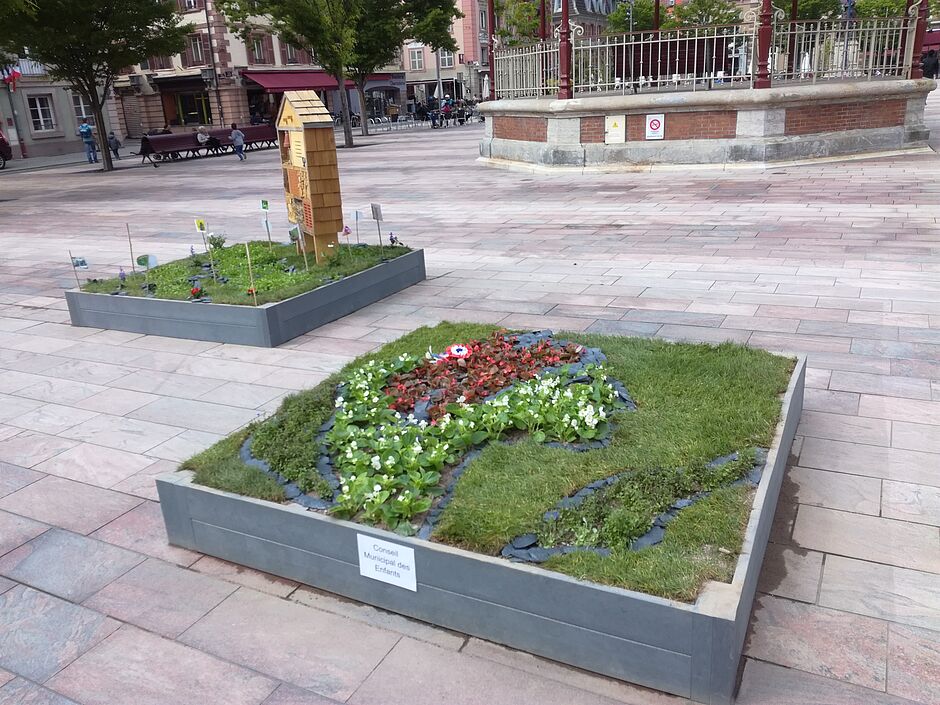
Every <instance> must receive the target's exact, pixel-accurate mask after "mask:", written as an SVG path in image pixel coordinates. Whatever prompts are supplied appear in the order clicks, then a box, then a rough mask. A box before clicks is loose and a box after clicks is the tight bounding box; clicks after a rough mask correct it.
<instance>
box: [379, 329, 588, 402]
mask: <svg viewBox="0 0 940 705" xmlns="http://www.w3.org/2000/svg"><path fill="white" fill-rule="evenodd" d="M503 336H504V334H503V333H500V332H496V333H494V334H493V335H492V337H490V338H489V339H487V340H483V341H479V340H471V341H470V342H469V343H467V344H466V345H463V346H451V347H450V348H448V353H450V351H451V350H453V349H454V348H458V347H459V348H460V350H459V351H458V352H459V354H458V355H451V354H446V355H445V356H444V357H442V358H438V359H435V360H425V361H424V362H422V363H421V364H420V365H418V366H417V367H415V368H414V369H413V370H410V371H408V372H402V373H399V374H397V375H394V376H393V377H392V378H391V379H389V384H388V386H387V387H386V389H385V393H386V394H388V395H389V396H392V397H394V398H395V399H394V400H393V401H392V403H391V404H390V406H391V408H392V409H394V410H395V411H398V412H400V413H403V414H407V413H409V412H411V411H412V410H413V409H414V407H415V404H416V403H417V402H418V401H431V402H432V404H431V406H430V408H429V413H430V415H431V418H432V419H437V418H439V417H440V416H442V415H443V414H444V413H445V411H444V410H445V408H446V406H447V405H448V404H451V403H453V402H455V401H457V399H458V398H460V397H464V399H465V401H466V402H467V403H469V404H472V403H474V402H479V401H480V400H482V399H484V398H485V397H488V396H489V395H491V394H495V393H496V392H498V391H500V390H502V389H505V388H506V387H509V386H510V385H512V384H514V383H515V382H517V381H523V380H527V379H532V378H533V377H535V376H536V375H538V374H539V372H541V371H542V370H543V369H545V368H546V367H554V366H556V365H567V364H570V363H574V362H578V360H579V359H580V357H581V352H580V346H578V345H575V344H573V343H571V344H568V345H567V346H565V347H564V348H558V347H554V346H552V345H551V344H550V343H549V342H547V341H540V342H539V343H537V344H536V345H532V346H530V347H526V348H518V349H517V348H514V347H513V345H514V344H515V343H516V338H514V337H510V338H509V339H508V340H507V339H506V338H504V337H503ZM463 348H466V353H464V350H463Z"/></svg>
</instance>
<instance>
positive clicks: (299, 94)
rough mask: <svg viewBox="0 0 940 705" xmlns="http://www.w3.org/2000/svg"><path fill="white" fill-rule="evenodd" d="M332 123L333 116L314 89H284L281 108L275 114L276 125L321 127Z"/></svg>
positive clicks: (285, 126) (282, 126)
mask: <svg viewBox="0 0 940 705" xmlns="http://www.w3.org/2000/svg"><path fill="white" fill-rule="evenodd" d="M326 123H329V124H330V125H332V124H333V116H332V115H330V112H329V111H328V110H327V109H326V106H325V105H323V101H321V100H320V97H319V96H318V95H317V92H316V91H285V92H284V100H283V101H282V102H281V110H280V113H279V114H278V116H277V126H278V127H280V128H290V127H295V128H296V127H300V126H303V127H321V126H322V125H324V124H326Z"/></svg>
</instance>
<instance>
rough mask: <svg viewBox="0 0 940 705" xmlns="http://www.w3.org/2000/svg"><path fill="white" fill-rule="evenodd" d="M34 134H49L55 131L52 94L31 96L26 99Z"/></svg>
mask: <svg viewBox="0 0 940 705" xmlns="http://www.w3.org/2000/svg"><path fill="white" fill-rule="evenodd" d="M26 102H27V104H28V105H29V118H30V120H32V122H33V132H49V131H51V130H54V129H55V111H54V110H53V109H52V94H51V93H44V94H42V95H31V96H29V98H27V99H26Z"/></svg>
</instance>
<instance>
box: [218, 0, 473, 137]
mask: <svg viewBox="0 0 940 705" xmlns="http://www.w3.org/2000/svg"><path fill="white" fill-rule="evenodd" d="M219 4H220V7H221V9H222V11H223V12H224V13H225V14H226V16H227V17H228V20H229V24H230V25H231V26H232V27H233V28H234V29H235V30H236V31H237V32H238V33H239V34H240V35H242V36H243V37H247V36H249V35H250V34H251V33H252V32H255V31H258V30H259V29H260V30H271V29H273V30H274V31H276V32H277V33H278V34H279V35H280V36H282V37H284V38H285V39H286V40H287V41H289V42H290V43H291V44H294V45H295V46H298V47H304V48H306V49H308V50H310V52H311V53H312V54H313V55H314V56H315V57H316V60H317V63H319V64H320V65H321V66H322V67H323V68H324V69H326V71H327V72H328V73H329V74H330V75H331V76H333V77H334V78H335V79H336V82H337V85H339V86H345V85H346V79H347V78H355V79H356V80H357V83H358V84H359V86H360V89H361V88H363V87H364V86H365V77H367V76H368V75H369V74H371V73H373V72H374V71H375V70H376V69H377V68H380V67H382V66H384V65H386V64H387V63H389V62H390V61H391V60H392V59H393V58H394V57H395V54H396V52H397V51H398V50H399V49H400V48H401V46H402V44H403V43H404V41H405V39H407V38H411V39H415V40H417V41H420V42H424V43H425V44H428V45H429V46H431V48H432V49H451V50H455V49H456V48H457V45H456V43H455V42H454V38H453V37H452V36H451V35H450V29H451V25H452V24H453V22H454V20H455V19H456V18H458V17H462V16H463V15H462V14H461V13H460V12H459V11H458V10H457V8H456V7H455V6H454V0H403V2H400V3H394V2H390V1H389V0H252V1H251V2H248V3H246V2H245V0H221V2H220V3H219ZM361 92H362V91H361ZM338 93H339V98H340V109H341V111H342V114H343V135H344V140H345V144H346V146H347V147H352V146H353V134H352V120H351V118H352V116H351V114H350V110H349V96H348V94H347V93H346V91H345V90H344V89H341V90H339V91H338ZM360 97H361V95H360ZM364 105H365V104H364V103H363V107H364ZM362 122H363V128H364V129H363V132H365V133H367V131H368V128H367V127H366V126H365V123H366V117H365V116H363V119H362Z"/></svg>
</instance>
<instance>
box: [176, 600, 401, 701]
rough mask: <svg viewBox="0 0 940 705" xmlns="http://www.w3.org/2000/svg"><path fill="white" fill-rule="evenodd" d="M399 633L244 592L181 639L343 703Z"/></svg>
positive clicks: (397, 638) (386, 652) (206, 617)
mask: <svg viewBox="0 0 940 705" xmlns="http://www.w3.org/2000/svg"><path fill="white" fill-rule="evenodd" d="M401 638H403V637H401V636H400V635H398V634H395V633H393V632H388V631H385V630H381V629H376V628H374V627H370V626H367V625H365V624H361V623H359V622H355V621H352V620H349V619H345V618H343V617H338V616H336V615H333V614H329V613H327V612H321V611H319V610H313V609H310V608H308V607H304V606H303V605H298V604H295V603H292V602H289V601H286V600H281V599H278V598H276V597H272V596H271V595H264V594H262V593H258V592H254V591H252V590H244V589H240V590H238V591H237V592H236V593H235V594H233V595H232V596H231V597H229V598H227V599H226V600H225V601H224V602H223V603H222V604H221V605H219V606H218V607H216V608H215V609H214V610H212V611H211V612H210V613H209V614H208V615H206V616H205V617H203V618H202V619H201V620H199V621H198V622H196V624H195V625H193V626H192V627H191V628H190V629H188V630H187V631H186V632H185V633H184V634H183V635H182V636H181V637H180V640H181V641H183V642H185V643H187V644H190V645H191V646H195V647H197V648H199V649H202V650H204V651H208V652H209V653H212V654H215V655H217V656H219V657H221V658H224V659H226V660H229V661H234V662H235V663H240V664H242V665H244V666H248V667H250V668H253V669H255V670H256V671H260V672H262V673H269V674H271V675H273V676H275V677H277V678H279V679H281V680H283V681H287V682H289V683H292V684H293V685H296V686H300V687H302V688H307V689H309V690H313V691H315V692H317V693H319V694H321V695H326V696H329V697H332V698H336V699H338V700H345V699H347V698H348V697H349V696H350V695H352V694H353V693H354V692H355V691H356V689H357V688H358V687H359V685H360V683H362V681H363V680H364V679H365V678H366V677H367V676H368V675H369V674H370V673H372V672H373V670H374V669H375V668H376V667H377V666H378V665H379V663H381V661H382V659H384V658H385V656H386V655H387V654H388V652H389V650H390V649H391V648H392V647H393V646H394V645H395V644H396V643H397V642H398V641H399V639H401Z"/></svg>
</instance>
